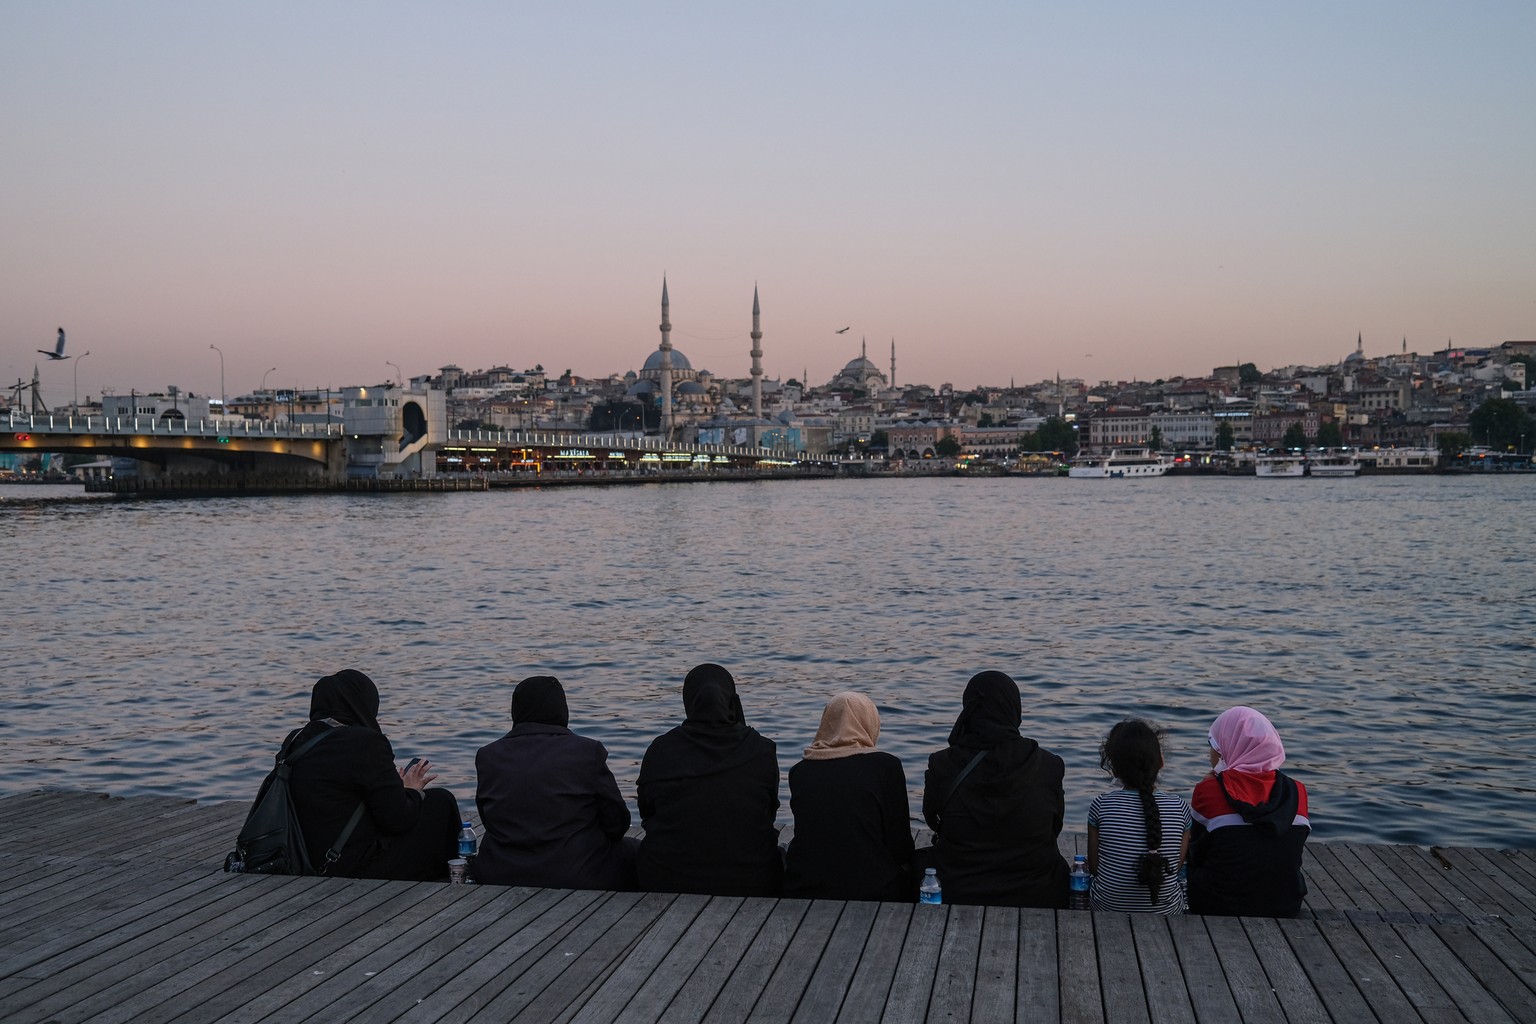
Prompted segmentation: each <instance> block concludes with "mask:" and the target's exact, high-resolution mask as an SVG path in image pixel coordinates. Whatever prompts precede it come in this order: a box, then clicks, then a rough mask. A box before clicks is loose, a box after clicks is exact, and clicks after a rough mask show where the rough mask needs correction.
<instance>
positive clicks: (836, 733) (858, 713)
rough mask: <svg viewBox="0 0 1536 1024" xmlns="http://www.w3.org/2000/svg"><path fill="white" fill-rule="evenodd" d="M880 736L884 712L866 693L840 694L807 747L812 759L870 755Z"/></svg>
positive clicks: (830, 701) (822, 717)
mask: <svg viewBox="0 0 1536 1024" xmlns="http://www.w3.org/2000/svg"><path fill="white" fill-rule="evenodd" d="M879 739H880V712H879V710H878V709H876V707H875V702H874V701H872V700H870V699H869V698H868V697H866V696H864V695H863V694H862V693H839V694H837V695H836V696H835V697H833V698H832V699H831V700H829V701H827V709H826V710H825V711H823V712H822V713H821V727H820V728H818V729H817V730H816V739H815V741H814V742H813V743H812V744H811V745H810V746H808V747H806V748H805V756H806V759H807V760H810V761H830V760H832V759H833V758H837V757H851V756H852V755H854V754H867V753H869V752H870V751H871V750H874V749H875V743H876V742H878V741H879Z"/></svg>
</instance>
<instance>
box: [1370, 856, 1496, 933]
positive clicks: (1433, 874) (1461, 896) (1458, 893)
mask: <svg viewBox="0 0 1536 1024" xmlns="http://www.w3.org/2000/svg"><path fill="white" fill-rule="evenodd" d="M1380 849H1381V851H1382V855H1383V856H1385V857H1391V858H1393V859H1395V860H1396V861H1397V863H1398V865H1399V867H1400V869H1401V870H1402V871H1403V873H1404V874H1411V875H1413V877H1414V878H1416V879H1418V891H1419V892H1420V893H1421V894H1424V898H1425V901H1426V902H1427V903H1429V905H1430V908H1431V910H1432V912H1434V913H1437V914H1461V915H1463V916H1465V917H1468V918H1480V917H1483V916H1484V914H1483V912H1482V911H1481V910H1480V909H1479V908H1478V906H1477V904H1476V902H1475V901H1474V900H1473V899H1472V897H1471V896H1469V895H1468V894H1467V893H1465V892H1463V891H1462V890H1461V889H1460V888H1458V887H1457V886H1456V885H1455V884H1453V881H1452V879H1451V878H1449V877H1448V876H1449V875H1450V873H1451V872H1450V871H1449V870H1448V869H1447V868H1446V867H1445V866H1444V865H1443V864H1441V863H1440V861H1438V860H1436V859H1435V858H1433V857H1431V856H1430V855H1429V851H1427V850H1424V849H1421V848H1419V847H1417V846H1384V847H1381V848H1380ZM1430 893H1433V896H1430V895H1429V894H1430Z"/></svg>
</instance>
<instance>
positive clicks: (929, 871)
mask: <svg viewBox="0 0 1536 1024" xmlns="http://www.w3.org/2000/svg"><path fill="white" fill-rule="evenodd" d="M938 873H939V869H938V868H928V869H927V870H926V871H924V872H923V874H925V875H936V874H938Z"/></svg>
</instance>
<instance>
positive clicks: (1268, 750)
mask: <svg viewBox="0 0 1536 1024" xmlns="http://www.w3.org/2000/svg"><path fill="white" fill-rule="evenodd" d="M1211 749H1213V750H1215V751H1216V753H1218V754H1220V755H1221V760H1220V761H1218V762H1217V763H1216V773H1217V774H1218V775H1219V774H1221V773H1222V772H1225V771H1234V772H1248V773H1250V774H1258V773H1259V772H1272V771H1274V770H1275V769H1276V768H1279V767H1280V766H1281V765H1282V764H1284V763H1285V746H1284V745H1283V744H1281V742H1280V734H1279V733H1278V732H1276V731H1275V727H1274V726H1273V725H1271V724H1270V721H1269V719H1267V718H1265V717H1264V716H1263V715H1261V714H1259V713H1258V712H1257V711H1255V710H1253V708H1244V707H1236V708H1228V709H1227V710H1225V711H1223V712H1222V713H1221V714H1219V715H1217V716H1216V721H1214V722H1212V723H1211Z"/></svg>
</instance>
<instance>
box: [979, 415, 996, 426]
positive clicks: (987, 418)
mask: <svg viewBox="0 0 1536 1024" xmlns="http://www.w3.org/2000/svg"><path fill="white" fill-rule="evenodd" d="M976 425H977V426H978V427H990V426H994V425H995V423H994V421H993V419H992V414H991V413H989V412H984V413H982V414H981V416H980V417H979V418H978V419H977V420H976Z"/></svg>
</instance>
